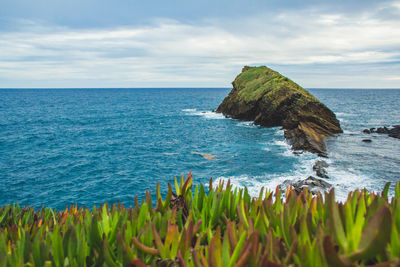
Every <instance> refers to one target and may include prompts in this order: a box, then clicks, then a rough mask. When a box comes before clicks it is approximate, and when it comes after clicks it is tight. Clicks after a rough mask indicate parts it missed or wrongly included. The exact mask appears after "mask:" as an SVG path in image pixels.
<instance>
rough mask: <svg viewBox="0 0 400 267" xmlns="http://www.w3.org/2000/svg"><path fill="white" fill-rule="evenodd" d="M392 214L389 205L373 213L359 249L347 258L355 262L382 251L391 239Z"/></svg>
mask: <svg viewBox="0 0 400 267" xmlns="http://www.w3.org/2000/svg"><path fill="white" fill-rule="evenodd" d="M391 223H392V215H391V212H390V209H389V208H388V207H387V206H382V207H380V208H379V209H378V211H377V212H376V213H375V215H373V216H372V217H371V218H370V220H369V222H368V224H367V226H366V227H365V228H364V231H363V233H362V236H361V240H360V244H359V245H358V250H357V251H355V252H354V253H351V254H350V255H348V256H347V258H348V259H349V260H350V261H352V262H354V261H357V260H368V259H370V258H373V257H375V256H376V255H377V254H379V253H380V252H382V251H383V250H384V249H385V247H386V244H387V243H388V242H389V240H390V234H391Z"/></svg>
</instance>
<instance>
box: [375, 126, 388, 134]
mask: <svg viewBox="0 0 400 267" xmlns="http://www.w3.org/2000/svg"><path fill="white" fill-rule="evenodd" d="M376 133H378V134H388V133H389V129H388V128H386V127H379V128H378V129H376Z"/></svg>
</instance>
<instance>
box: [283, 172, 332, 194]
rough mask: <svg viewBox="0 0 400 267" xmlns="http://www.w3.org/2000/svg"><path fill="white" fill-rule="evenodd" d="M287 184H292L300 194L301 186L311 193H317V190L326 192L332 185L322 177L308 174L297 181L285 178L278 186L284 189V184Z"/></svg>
mask: <svg viewBox="0 0 400 267" xmlns="http://www.w3.org/2000/svg"><path fill="white" fill-rule="evenodd" d="M288 185H290V186H292V187H293V189H294V191H295V192H296V193H297V194H300V193H301V191H302V190H303V188H306V187H307V188H308V191H309V192H311V193H312V194H317V193H318V192H320V193H323V192H326V191H328V190H329V189H330V188H331V187H332V185H331V184H330V183H328V182H326V181H324V180H322V179H319V178H315V177H313V176H308V178H307V179H304V180H298V181H290V180H286V181H284V182H283V183H282V184H281V185H280V187H281V188H282V189H283V190H285V188H286V186H288Z"/></svg>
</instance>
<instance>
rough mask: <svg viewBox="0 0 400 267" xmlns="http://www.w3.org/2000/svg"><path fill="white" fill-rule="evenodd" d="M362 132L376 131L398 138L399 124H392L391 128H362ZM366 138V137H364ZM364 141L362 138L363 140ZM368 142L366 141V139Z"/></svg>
mask: <svg viewBox="0 0 400 267" xmlns="http://www.w3.org/2000/svg"><path fill="white" fill-rule="evenodd" d="M363 133H377V134H387V135H389V137H393V138H397V139H400V125H393V128H391V129H389V128H387V127H385V126H384V127H379V128H377V129H376V130H375V128H370V129H364V130H363ZM365 140H368V139H365ZM363 141H364V140H363ZM366 142H368V141H366Z"/></svg>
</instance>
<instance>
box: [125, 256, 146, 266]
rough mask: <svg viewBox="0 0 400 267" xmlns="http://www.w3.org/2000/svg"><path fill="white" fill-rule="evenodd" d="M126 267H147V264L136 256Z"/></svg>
mask: <svg viewBox="0 0 400 267" xmlns="http://www.w3.org/2000/svg"><path fill="white" fill-rule="evenodd" d="M128 267H149V265H146V264H144V263H143V262H142V260H141V259H139V258H137V259H133V260H132V261H131V262H130V263H129V265H128Z"/></svg>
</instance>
